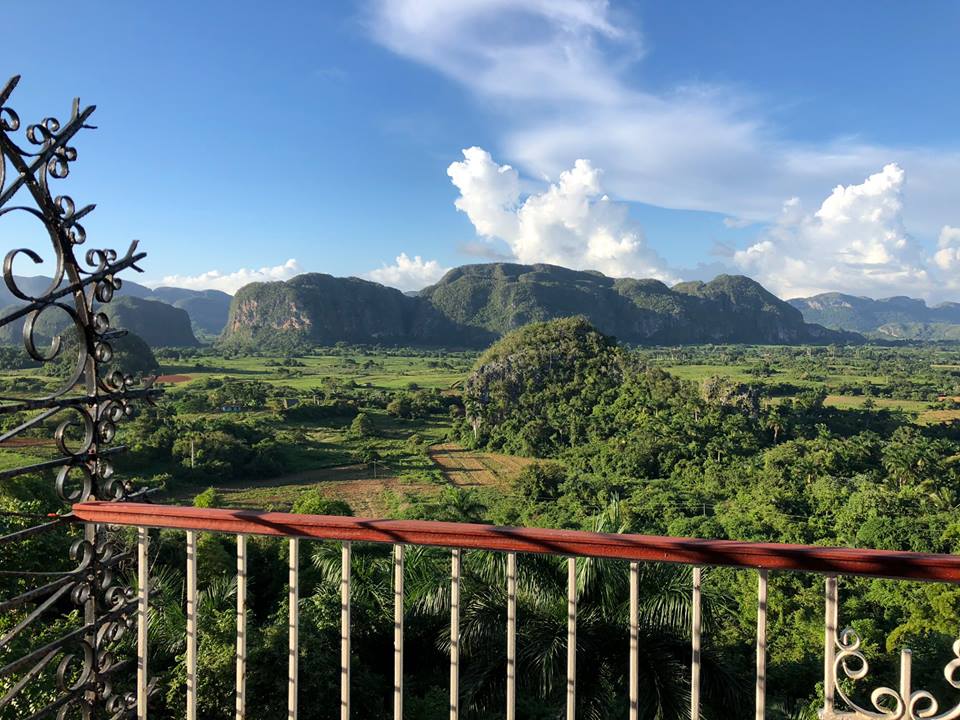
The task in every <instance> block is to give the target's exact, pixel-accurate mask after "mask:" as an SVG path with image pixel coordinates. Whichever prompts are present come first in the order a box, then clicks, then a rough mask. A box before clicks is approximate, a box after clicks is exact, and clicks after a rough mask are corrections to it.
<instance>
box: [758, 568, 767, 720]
mask: <svg viewBox="0 0 960 720" xmlns="http://www.w3.org/2000/svg"><path fill="white" fill-rule="evenodd" d="M756 694H757V697H756V701H757V704H756V720H764V718H765V717H766V714H767V571H766V570H761V571H760V573H759V580H758V584H757V693H756Z"/></svg>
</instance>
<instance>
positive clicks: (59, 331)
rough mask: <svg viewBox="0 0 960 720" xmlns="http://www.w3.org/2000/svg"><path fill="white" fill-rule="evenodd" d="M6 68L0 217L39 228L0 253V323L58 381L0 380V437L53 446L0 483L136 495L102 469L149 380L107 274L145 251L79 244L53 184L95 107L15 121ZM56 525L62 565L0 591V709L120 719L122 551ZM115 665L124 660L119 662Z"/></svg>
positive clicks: (124, 706) (128, 706)
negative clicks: (135, 366) (113, 316)
mask: <svg viewBox="0 0 960 720" xmlns="http://www.w3.org/2000/svg"><path fill="white" fill-rule="evenodd" d="M19 79H20V78H19V76H17V77H14V78H12V79H11V80H9V81H8V82H7V83H6V84H5V85H2V86H0V220H3V221H8V222H14V223H17V222H19V223H22V226H23V227H28V226H29V225H30V224H36V225H37V227H38V228H39V229H40V231H41V232H42V234H43V235H42V236H43V238H44V240H43V246H42V247H40V248H33V247H21V248H17V249H13V250H10V251H9V252H8V253H7V254H6V256H5V258H4V261H3V282H4V284H5V285H6V288H7V290H8V291H9V292H10V294H12V295H13V297H14V298H15V299H16V300H15V301H16V305H15V306H14V307H13V308H12V309H9V310H6V311H3V313H2V314H3V317H2V318H0V331H3V332H8V331H9V329H11V328H12V329H14V330H16V329H17V328H18V324H20V325H21V326H22V327H20V328H19V336H20V339H21V340H22V344H23V347H24V350H25V352H26V355H27V357H28V358H29V359H30V362H32V363H34V364H40V365H43V366H46V367H49V368H50V369H51V373H52V375H53V377H55V378H59V379H57V380H55V381H53V382H52V383H51V385H52V389H50V388H49V387H47V388H45V389H43V390H42V391H32V392H29V389H28V392H13V391H12V390H16V388H13V389H12V390H11V388H10V387H9V384H7V386H5V387H4V388H3V389H0V422H2V423H3V429H2V432H0V447H3V446H6V447H10V446H11V445H16V443H17V442H18V441H19V442H20V443H24V442H42V440H39V439H38V438H43V436H44V435H47V436H49V435H50V434H52V442H50V445H51V447H50V453H51V454H52V456H53V457H51V458H50V459H47V460H43V461H40V462H36V463H31V464H28V465H25V466H22V467H17V468H15V469H8V470H2V471H0V482H4V481H8V482H10V481H12V480H13V479H14V478H18V477H22V476H29V475H30V474H44V473H47V474H50V473H52V474H53V476H54V478H55V480H54V482H55V489H56V493H57V496H58V497H59V499H60V500H61V501H62V502H63V503H64V504H65V505H69V504H71V503H74V502H78V501H85V500H108V501H125V500H131V499H134V498H139V499H142V498H143V496H144V494H145V493H146V492H147V491H145V490H143V489H140V488H137V487H134V485H133V484H132V483H131V481H130V480H127V479H122V478H121V477H120V476H119V475H117V474H116V473H115V472H114V466H113V461H114V457H115V456H116V455H117V454H118V453H119V452H121V451H122V450H124V448H123V447H122V446H119V445H118V444H117V443H116V432H117V424H118V423H119V422H121V421H122V420H124V419H128V418H131V417H133V416H134V414H135V412H136V405H137V404H138V403H140V402H147V403H152V402H153V401H154V400H155V398H156V397H157V395H158V394H159V392H160V391H159V390H158V389H156V388H154V387H153V378H146V379H143V380H141V379H138V378H135V377H134V376H133V375H131V374H129V373H125V372H124V370H123V369H122V368H120V367H117V361H118V356H117V354H116V351H115V345H116V344H117V341H118V339H119V338H121V337H123V335H124V334H125V333H124V331H122V330H118V329H115V328H113V327H111V324H110V318H109V316H108V314H107V312H106V308H107V306H108V304H109V303H110V301H111V300H112V299H113V297H114V294H115V293H116V292H117V291H118V290H120V288H121V286H122V281H121V279H120V277H119V274H120V272H121V271H123V270H127V269H132V270H135V271H138V272H140V271H141V270H140V268H139V267H138V265H137V263H138V262H140V260H142V259H143V258H144V257H145V255H146V253H143V252H140V251H138V249H137V242H136V241H134V242H132V243H131V244H130V247H129V248H128V249H127V251H126V253H124V254H123V255H119V254H118V253H117V252H115V251H114V250H111V249H84V248H83V247H82V246H84V244H85V242H86V240H87V233H86V230H85V229H84V227H83V224H82V221H83V219H84V218H85V217H86V216H87V215H88V214H89V213H90V212H91V211H92V210H93V209H94V205H83V206H79V207H78V205H77V203H75V202H74V200H73V198H71V197H70V196H69V195H66V194H54V193H53V192H52V189H53V186H54V185H55V184H56V183H57V182H58V181H62V180H63V179H64V178H66V177H67V176H68V175H69V174H70V171H71V168H72V164H73V162H74V161H75V160H76V159H77V150H76V148H75V147H74V145H73V141H74V137H75V136H76V135H77V133H78V132H80V131H81V130H84V129H90V128H92V126H91V125H89V124H88V120H89V118H90V116H91V115H92V114H93V112H94V109H95V107H94V106H88V107H81V105H80V101H79V99H75V100H74V101H73V107H72V110H71V112H70V116H69V118H68V119H66V120H65V121H63V122H61V121H60V120H58V119H57V118H53V117H48V118H44V119H43V120H41V121H40V122H37V123H34V124H31V125H26V126H25V127H24V128H23V130H22V132H21V120H20V117H19V116H18V115H17V113H16V112H15V111H14V109H13V108H12V107H9V106H8V105H7V103H8V101H9V99H10V97H11V94H12V93H13V91H14V89H15V88H16V87H17V84H18V82H19ZM17 227H18V228H19V227H21V225H17ZM47 241H49V246H47V244H46V243H47ZM38 266H39V267H38ZM17 267H27V268H31V269H33V270H34V271H37V270H41V271H42V270H45V269H47V268H49V270H48V271H47V272H48V273H49V275H50V278H49V280H48V281H46V282H45V283H44V285H45V287H40V288H37V287H35V285H37V278H26V281H25V279H24V278H22V277H21V276H19V275H16V274H15V268H17ZM21 272H22V270H21ZM5 328H6V330H5ZM8 514H12V515H15V514H16V513H8ZM69 520H70V518H69V515H68V513H67V512H65V513H64V514H63V515H60V516H56V517H52V518H49V519H47V520H46V521H45V522H42V523H40V524H38V525H34V526H29V527H24V528H20V529H17V530H16V531H15V532H12V533H9V534H7V535H5V536H3V537H0V550H4V551H5V553H6V555H5V556H6V557H16V556H17V551H16V550H15V549H14V550H10V548H16V547H17V544H18V543H23V542H24V541H27V540H31V541H35V540H36V539H37V538H38V536H41V535H44V534H46V533H50V532H54V531H60V532H67V531H68V529H70V528H73V527H74V526H72V525H71V523H70V522H69ZM69 531H71V532H74V533H75V535H76V538H75V539H74V541H73V543H72V546H71V547H70V564H69V566H68V568H67V569H66V570H64V571H63V572H36V571H31V570H26V571H24V572H21V573H18V574H17V577H18V578H20V579H32V580H33V582H32V583H26V585H28V586H29V587H21V588H20V590H22V592H18V593H17V594H16V596H15V597H10V598H0V621H3V622H0V634H2V637H0V717H2V718H5V717H23V718H26V717H29V718H42V717H57V718H62V719H64V720H66V719H67V718H94V717H109V718H120V717H126V716H127V715H129V714H130V712H131V710H132V708H134V707H135V704H136V698H135V697H134V696H133V694H132V693H131V692H126V691H124V690H122V689H120V688H121V686H122V684H123V683H122V681H121V680H120V679H119V678H120V677H121V676H122V675H124V674H126V675H129V674H130V673H129V670H130V663H131V661H130V660H129V659H127V656H128V655H129V653H128V652H126V651H125V650H126V648H127V647H128V645H127V643H128V641H127V640H126V639H125V638H124V636H125V635H126V634H127V630H128V629H129V628H130V627H132V626H133V625H134V624H135V614H136V599H135V596H134V591H133V589H132V588H131V587H129V586H128V585H127V584H126V582H125V569H126V565H127V563H128V562H129V561H130V560H131V559H132V557H133V553H132V552H131V551H130V549H129V546H128V544H127V543H124V542H123V541H122V538H119V537H117V536H115V534H114V533H113V532H112V531H110V530H109V529H108V528H106V527H105V526H102V525H86V526H83V527H82V530H77V529H72V530H69ZM2 572H3V574H6V575H8V576H12V575H14V574H15V573H16V571H11V570H7V569H6V568H5V569H4V570H3V571H2ZM71 608H72V610H71ZM51 628H53V629H55V630H56V632H54V637H49V634H50V633H51V632H52V631H51ZM14 652H15V653H16V655H17V656H16V657H11V653H14ZM124 668H125V669H126V670H127V671H128V672H126V673H122V672H120V671H121V670H123V669H124ZM115 679H116V681H115ZM51 680H52V682H51ZM40 683H43V686H42V687H39V688H38V687H37V686H38V685H39V684H40Z"/></svg>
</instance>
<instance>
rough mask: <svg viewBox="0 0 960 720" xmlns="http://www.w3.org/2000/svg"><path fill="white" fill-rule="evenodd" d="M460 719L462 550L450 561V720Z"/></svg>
mask: <svg viewBox="0 0 960 720" xmlns="http://www.w3.org/2000/svg"><path fill="white" fill-rule="evenodd" d="M459 717H460V548H454V549H453V553H452V556H451V559H450V720H457V719H458V718H459Z"/></svg>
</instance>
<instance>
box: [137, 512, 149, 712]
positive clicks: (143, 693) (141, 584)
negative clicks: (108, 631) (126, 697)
mask: <svg viewBox="0 0 960 720" xmlns="http://www.w3.org/2000/svg"><path fill="white" fill-rule="evenodd" d="M149 575H150V534H149V531H148V530H147V528H145V527H141V528H139V529H138V530H137V720H147V682H148V679H149V678H148V672H149V668H148V665H147V660H148V653H149V651H150V648H149V647H148V639H147V628H148V627H149V625H148V622H149V613H150V577H149Z"/></svg>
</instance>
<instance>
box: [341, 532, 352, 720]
mask: <svg viewBox="0 0 960 720" xmlns="http://www.w3.org/2000/svg"><path fill="white" fill-rule="evenodd" d="M340 552H341V555H340V720H350V554H351V547H350V543H348V542H345V543H343V547H342V548H341V551H340Z"/></svg>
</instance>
